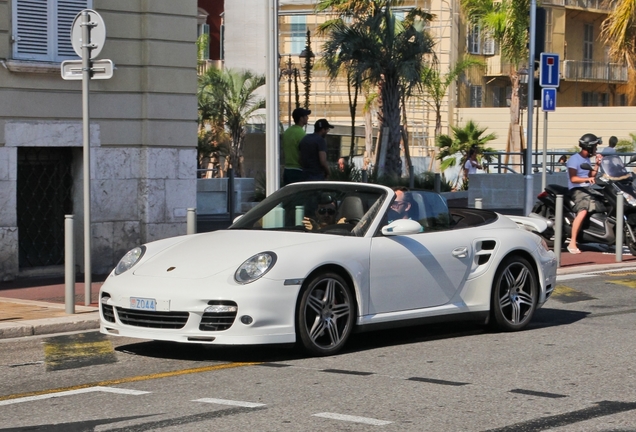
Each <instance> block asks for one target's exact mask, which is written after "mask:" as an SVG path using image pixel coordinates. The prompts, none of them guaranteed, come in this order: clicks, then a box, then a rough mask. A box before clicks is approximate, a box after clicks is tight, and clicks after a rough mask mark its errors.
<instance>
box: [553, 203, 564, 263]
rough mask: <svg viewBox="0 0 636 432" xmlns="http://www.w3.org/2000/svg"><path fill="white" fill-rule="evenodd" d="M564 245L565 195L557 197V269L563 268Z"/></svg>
mask: <svg viewBox="0 0 636 432" xmlns="http://www.w3.org/2000/svg"><path fill="white" fill-rule="evenodd" d="M562 243H563V195H557V196H556V204H555V209H554V254H555V255H556V259H557V267H561V244H562Z"/></svg>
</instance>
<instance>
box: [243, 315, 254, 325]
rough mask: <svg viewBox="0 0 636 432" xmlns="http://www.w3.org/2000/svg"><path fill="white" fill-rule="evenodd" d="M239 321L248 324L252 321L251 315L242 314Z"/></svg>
mask: <svg viewBox="0 0 636 432" xmlns="http://www.w3.org/2000/svg"><path fill="white" fill-rule="evenodd" d="M241 322H242V323H243V324H245V325H250V324H252V323H253V322H254V319H252V317H251V316H249V315H243V316H242V317H241Z"/></svg>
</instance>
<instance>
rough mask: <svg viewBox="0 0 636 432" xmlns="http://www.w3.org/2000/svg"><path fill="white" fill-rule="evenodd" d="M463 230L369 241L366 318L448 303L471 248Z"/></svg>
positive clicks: (467, 265) (460, 283)
mask: <svg viewBox="0 0 636 432" xmlns="http://www.w3.org/2000/svg"><path fill="white" fill-rule="evenodd" d="M469 231H471V230H470V229H468V230H457V231H453V230H449V231H431V232H423V233H419V234H411V235H396V236H386V237H385V236H379V237H374V238H373V240H372V242H371V253H370V271H369V273H370V281H369V287H370V293H369V294H370V295H369V313H370V314H380V313H387V312H396V311H402V310H415V309H422V308H429V307H434V306H440V305H444V304H446V303H448V302H449V301H450V300H451V299H452V298H453V297H454V295H455V293H456V292H457V291H458V290H459V289H461V287H462V286H463V284H464V282H465V280H466V278H467V277H468V274H469V272H470V268H471V262H472V257H473V248H472V241H471V238H472V236H471V235H467V234H469Z"/></svg>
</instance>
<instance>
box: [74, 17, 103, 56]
mask: <svg viewBox="0 0 636 432" xmlns="http://www.w3.org/2000/svg"><path fill="white" fill-rule="evenodd" d="M85 10H86V11H87V12H88V20H89V25H90V27H89V28H90V32H89V34H90V41H89V44H90V45H91V59H94V58H95V57H97V56H98V55H99V53H100V52H101V51H102V48H103V47H104V42H106V25H104V20H103V19H102V17H101V15H100V14H98V13H97V12H95V11H94V10H92V9H85ZM82 12H84V11H82ZM82 12H80V13H78V14H77V15H76V16H75V19H74V20H73V25H72V26H71V43H72V44H73V49H74V50H75V53H76V54H77V55H78V56H80V58H81V57H82V21H83V20H82Z"/></svg>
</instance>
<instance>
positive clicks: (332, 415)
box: [313, 412, 393, 426]
mask: <svg viewBox="0 0 636 432" xmlns="http://www.w3.org/2000/svg"><path fill="white" fill-rule="evenodd" d="M313 416H314V417H322V418H327V419H332V420H342V421H349V422H354V423H364V424H368V425H372V426H384V425H388V424H391V423H393V422H390V421H386V420H378V419H372V418H369V417H358V416H350V415H346V414H336V413H327V412H324V413H318V414H313Z"/></svg>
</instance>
